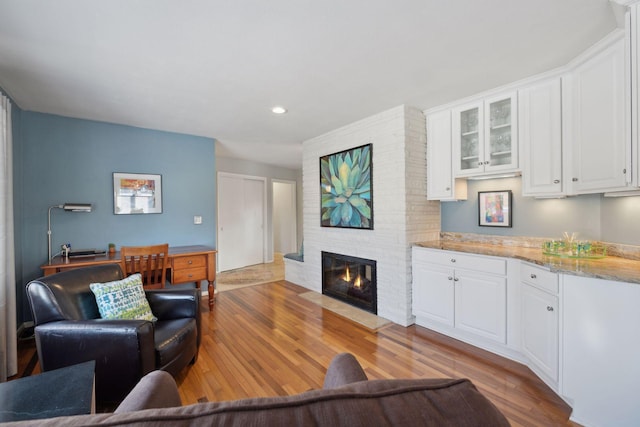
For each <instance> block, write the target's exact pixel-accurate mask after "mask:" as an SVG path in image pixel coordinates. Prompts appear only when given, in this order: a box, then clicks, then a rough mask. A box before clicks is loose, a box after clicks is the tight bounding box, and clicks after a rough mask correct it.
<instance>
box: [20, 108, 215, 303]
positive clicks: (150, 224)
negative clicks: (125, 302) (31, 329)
mask: <svg viewBox="0 0 640 427" xmlns="http://www.w3.org/2000/svg"><path fill="white" fill-rule="evenodd" d="M14 125H18V126H19V129H18V130H17V132H16V135H15V138H14V146H17V147H16V148H17V149H18V151H17V152H16V155H15V156H14V157H16V160H17V162H18V164H17V165H16V168H15V169H16V174H20V176H17V177H16V181H17V185H18V186H19V191H18V192H17V193H16V204H17V205H18V206H17V207H16V211H18V212H20V213H21V218H20V223H19V224H18V225H17V226H16V228H17V229H18V233H19V234H18V236H19V237H18V238H19V239H20V244H19V246H20V251H21V253H20V254H19V255H18V256H19V257H20V259H21V260H22V265H21V266H20V269H21V271H19V272H17V276H18V277H19V278H21V279H22V281H23V283H22V284H18V285H19V286H24V283H26V282H27V281H28V280H31V279H33V278H35V277H38V276H40V275H41V270H40V268H39V267H40V265H42V264H43V263H44V262H46V259H47V210H48V208H49V207H50V206H53V205H58V204H62V203H65V202H75V203H92V204H93V212H91V213H88V214H86V213H73V212H65V211H62V210H60V209H54V210H53V211H52V213H51V223H52V230H53V233H52V252H53V253H56V252H57V251H58V250H59V248H60V245H61V244H62V243H65V242H71V244H72V246H73V247H74V248H78V249H81V248H100V249H106V248H107V244H108V243H110V242H113V243H115V244H116V245H117V247H120V246H122V245H148V244H154V243H164V242H168V243H169V245H172V246H176V245H195V244H201V245H208V246H215V243H216V218H215V213H216V206H215V201H216V194H215V189H216V183H215V176H216V174H215V151H214V140H213V139H210V138H202V137H195V136H189V135H182V134H175V133H169V132H160V131H154V130H147V129H140V128H135V127H130V126H121V125H114V124H108V123H101V122H94V121H89V120H80V119H72V118H66V117H60V116H54V115H50V114H40V113H32V112H27V111H22V112H20V114H19V120H17V121H14ZM113 172H137V173H149V174H160V175H162V199H163V212H162V214H149V215H114V214H113V177H112V173H113ZM194 215H201V216H202V218H203V223H202V225H194V224H193V217H194ZM19 292H20V290H19Z"/></svg>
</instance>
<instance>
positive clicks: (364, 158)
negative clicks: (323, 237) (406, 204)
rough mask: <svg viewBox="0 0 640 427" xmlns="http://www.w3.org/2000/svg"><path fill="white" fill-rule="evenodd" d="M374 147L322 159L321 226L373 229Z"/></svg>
mask: <svg viewBox="0 0 640 427" xmlns="http://www.w3.org/2000/svg"><path fill="white" fill-rule="evenodd" d="M372 149H373V146H372V144H366V145H361V146H359V147H355V148H350V149H348V150H344V151H339V152H337V153H333V154H328V155H326V156H322V157H320V226H321V227H337V228H357V229H364V230H373V162H372V159H373V153H372Z"/></svg>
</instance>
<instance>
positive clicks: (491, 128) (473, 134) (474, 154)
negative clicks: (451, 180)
mask: <svg viewBox="0 0 640 427" xmlns="http://www.w3.org/2000/svg"><path fill="white" fill-rule="evenodd" d="M517 114H518V113H517V104H516V94H515V93H509V94H502V95H498V96H495V97H492V98H486V99H483V100H481V101H478V102H474V103H471V104H466V105H461V106H458V107H455V108H454V109H453V110H452V129H453V159H454V176H456V177H470V176H479V175H488V174H493V173H496V172H506V171H515V170H517V169H518V133H517V123H518V121H517V117H518V115H517Z"/></svg>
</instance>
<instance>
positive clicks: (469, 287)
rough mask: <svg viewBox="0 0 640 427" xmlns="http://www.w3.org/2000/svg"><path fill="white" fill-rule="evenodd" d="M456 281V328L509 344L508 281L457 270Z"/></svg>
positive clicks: (502, 278)
mask: <svg viewBox="0 0 640 427" xmlns="http://www.w3.org/2000/svg"><path fill="white" fill-rule="evenodd" d="M455 281H456V282H455V283H456V289H455V327H456V328H459V329H462V330H465V331H468V332H472V333H474V334H476V335H480V336H483V337H486V338H490V339H492V340H495V341H497V342H500V343H503V344H506V342H507V341H506V340H507V279H505V278H504V277H494V276H489V275H484V274H478V273H477V272H475V271H474V272H472V271H469V272H466V271H460V270H456V272H455Z"/></svg>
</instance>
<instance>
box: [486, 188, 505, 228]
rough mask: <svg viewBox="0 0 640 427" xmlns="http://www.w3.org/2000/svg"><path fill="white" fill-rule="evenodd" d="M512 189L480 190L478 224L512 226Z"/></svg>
mask: <svg viewBox="0 0 640 427" xmlns="http://www.w3.org/2000/svg"><path fill="white" fill-rule="evenodd" d="M512 214H513V209H512V193H511V190H503V191H479V192H478V225H479V226H481V227H512V225H513V224H512V221H511V218H512Z"/></svg>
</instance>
